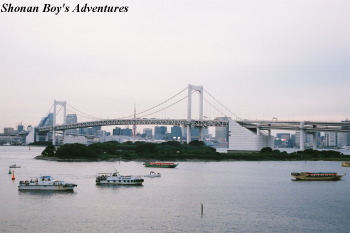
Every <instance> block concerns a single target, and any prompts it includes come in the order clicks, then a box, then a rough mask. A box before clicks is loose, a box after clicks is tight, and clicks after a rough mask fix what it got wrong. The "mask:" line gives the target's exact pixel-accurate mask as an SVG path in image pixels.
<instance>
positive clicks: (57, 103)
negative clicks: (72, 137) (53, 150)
mask: <svg viewBox="0 0 350 233" xmlns="http://www.w3.org/2000/svg"><path fill="white" fill-rule="evenodd" d="M57 105H61V106H63V124H66V113H67V109H66V105H67V103H66V101H56V100H54V106H53V123H52V126H53V130H52V145H56V132H55V127H56V115H57V108H56V106H57ZM64 136H65V131H64V133H63V138H64Z"/></svg>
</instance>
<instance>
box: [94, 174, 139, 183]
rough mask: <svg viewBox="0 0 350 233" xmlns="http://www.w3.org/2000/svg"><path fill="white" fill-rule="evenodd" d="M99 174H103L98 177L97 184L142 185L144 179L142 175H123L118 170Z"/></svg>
mask: <svg viewBox="0 0 350 233" xmlns="http://www.w3.org/2000/svg"><path fill="white" fill-rule="evenodd" d="M99 174H102V175H98V176H97V177H96V184H116V185H142V182H143V181H144V179H142V177H141V176H131V175H128V176H122V175H120V174H119V172H118V171H115V172H111V173H99Z"/></svg>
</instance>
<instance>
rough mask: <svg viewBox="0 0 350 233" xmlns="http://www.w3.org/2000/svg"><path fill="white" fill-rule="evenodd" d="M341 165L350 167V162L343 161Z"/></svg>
mask: <svg viewBox="0 0 350 233" xmlns="http://www.w3.org/2000/svg"><path fill="white" fill-rule="evenodd" d="M341 165H342V166H343V167H350V162H342V163H341Z"/></svg>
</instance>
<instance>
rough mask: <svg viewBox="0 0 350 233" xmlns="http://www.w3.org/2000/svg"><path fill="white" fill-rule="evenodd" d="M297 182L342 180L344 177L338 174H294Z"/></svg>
mask: <svg viewBox="0 0 350 233" xmlns="http://www.w3.org/2000/svg"><path fill="white" fill-rule="evenodd" d="M291 175H292V176H293V177H294V178H295V179H296V180H340V179H341V178H342V177H343V176H345V175H346V173H345V174H344V175H338V174H337V173H336V172H292V173H291Z"/></svg>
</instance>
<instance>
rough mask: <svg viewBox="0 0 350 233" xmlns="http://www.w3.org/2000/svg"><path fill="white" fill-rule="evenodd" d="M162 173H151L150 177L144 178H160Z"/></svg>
mask: <svg viewBox="0 0 350 233" xmlns="http://www.w3.org/2000/svg"><path fill="white" fill-rule="evenodd" d="M160 176H161V174H160V173H155V172H152V171H151V172H150V173H149V175H144V177H160Z"/></svg>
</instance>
